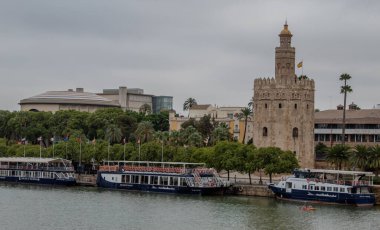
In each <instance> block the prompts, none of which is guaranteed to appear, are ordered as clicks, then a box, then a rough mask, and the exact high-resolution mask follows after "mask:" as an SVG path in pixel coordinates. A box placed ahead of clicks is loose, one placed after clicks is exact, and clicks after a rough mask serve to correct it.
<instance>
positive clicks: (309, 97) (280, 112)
mask: <svg viewBox="0 0 380 230" xmlns="http://www.w3.org/2000/svg"><path fill="white" fill-rule="evenodd" d="M292 36H293V35H292V34H291V33H290V31H289V30H288V25H287V23H285V25H284V29H283V30H282V31H281V33H280V34H279V37H280V46H279V47H276V58H275V78H259V79H255V81H254V95H253V103H254V116H253V122H254V131H253V143H254V145H256V146H257V147H269V146H275V147H279V148H281V149H282V150H290V151H292V152H294V153H295V154H296V157H297V159H298V161H299V164H300V166H301V167H307V168H313V167H314V88H315V86H314V81H313V80H312V79H298V78H297V76H296V75H295V48H294V47H291V38H292Z"/></svg>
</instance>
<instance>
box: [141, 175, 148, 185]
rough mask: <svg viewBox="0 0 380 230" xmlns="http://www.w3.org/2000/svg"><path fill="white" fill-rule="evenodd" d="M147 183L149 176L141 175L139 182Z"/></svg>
mask: <svg viewBox="0 0 380 230" xmlns="http://www.w3.org/2000/svg"><path fill="white" fill-rule="evenodd" d="M148 183H149V176H142V178H141V184H148Z"/></svg>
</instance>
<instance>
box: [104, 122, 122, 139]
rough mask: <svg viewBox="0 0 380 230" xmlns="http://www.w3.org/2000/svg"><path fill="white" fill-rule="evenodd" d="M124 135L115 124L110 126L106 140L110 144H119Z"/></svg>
mask: <svg viewBox="0 0 380 230" xmlns="http://www.w3.org/2000/svg"><path fill="white" fill-rule="evenodd" d="M122 136H123V134H122V133H121V129H120V128H119V127H117V125H115V124H109V125H108V126H107V130H106V139H107V140H108V141H109V142H110V143H118V142H120V140H121V138H122Z"/></svg>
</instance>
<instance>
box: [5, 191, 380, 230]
mask: <svg viewBox="0 0 380 230" xmlns="http://www.w3.org/2000/svg"><path fill="white" fill-rule="evenodd" d="M301 205H302V204H299V203H291V202H285V201H276V200H274V199H269V198H257V197H241V196H224V197H221V196H217V197H202V196H188V195H170V194H153V193H140V192H127V191H108V190H104V189H98V188H85V187H72V188H65V187H47V186H34V185H20V184H0V218H1V222H0V229H104V230H108V229H144V230H145V229H158V230H160V229H165V230H168V229H197V230H198V229H218V230H222V229H380V208H379V207H373V208H355V207H351V206H333V205H329V206H314V207H316V208H317V209H316V210H315V211H313V212H303V211H301V210H300V206H301Z"/></svg>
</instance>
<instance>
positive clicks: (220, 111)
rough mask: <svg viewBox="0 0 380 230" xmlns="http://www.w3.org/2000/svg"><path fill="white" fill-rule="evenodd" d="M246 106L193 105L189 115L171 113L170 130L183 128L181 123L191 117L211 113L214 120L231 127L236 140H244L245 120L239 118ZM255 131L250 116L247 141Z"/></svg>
mask: <svg viewBox="0 0 380 230" xmlns="http://www.w3.org/2000/svg"><path fill="white" fill-rule="evenodd" d="M243 108H244V107H214V106H212V105H210V104H204V105H193V106H192V107H191V108H190V109H189V117H183V116H182V117H175V113H174V112H171V113H170V114H169V123H170V131H173V130H176V131H179V130H180V129H181V125H182V124H183V123H184V122H186V121H188V120H189V119H190V118H194V119H195V120H199V119H201V118H202V117H204V116H208V115H210V116H211V118H212V119H213V120H215V121H216V122H219V123H224V124H226V125H227V127H228V128H229V132H230V133H231V134H232V137H233V139H234V140H236V141H239V142H243V138H244V132H245V120H244V118H239V116H238V114H240V113H241V109H243ZM252 133H253V118H252V116H249V117H248V122H247V132H246V137H245V142H246V143H247V142H248V141H249V140H250V139H252Z"/></svg>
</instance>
